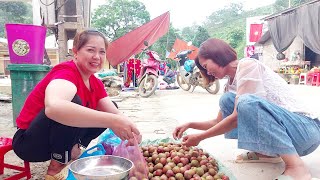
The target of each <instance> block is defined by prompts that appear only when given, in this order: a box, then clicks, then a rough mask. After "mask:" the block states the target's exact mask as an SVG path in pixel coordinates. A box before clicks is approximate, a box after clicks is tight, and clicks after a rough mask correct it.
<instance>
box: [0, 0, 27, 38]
mask: <svg viewBox="0 0 320 180" xmlns="http://www.w3.org/2000/svg"><path fill="white" fill-rule="evenodd" d="M0 7H1V8H0V17H1V18H0V37H5V27H4V25H5V24H6V23H24V24H32V6H31V5H30V4H29V3H25V2H10V1H0Z"/></svg>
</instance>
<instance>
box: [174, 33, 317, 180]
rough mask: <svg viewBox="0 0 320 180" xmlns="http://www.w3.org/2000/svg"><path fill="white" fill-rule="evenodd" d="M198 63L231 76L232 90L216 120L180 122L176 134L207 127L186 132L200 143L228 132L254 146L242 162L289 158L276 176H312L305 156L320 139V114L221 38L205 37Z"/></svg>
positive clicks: (243, 145) (209, 72) (210, 74)
mask: <svg viewBox="0 0 320 180" xmlns="http://www.w3.org/2000/svg"><path fill="white" fill-rule="evenodd" d="M195 62H196V65H197V66H198V68H199V69H200V70H201V73H202V74H203V75H204V77H205V78H206V79H207V82H210V81H213V80H214V79H215V78H218V79H222V78H224V77H226V76H227V77H228V78H229V81H228V83H227V92H226V93H224V94H223V95H222V96H221V98H220V103H219V104H220V111H219V113H218V115H217V117H216V118H215V119H213V120H209V121H204V122H190V123H186V124H183V125H180V126H178V127H177V128H176V129H175V130H174V132H173V137H174V138H175V139H178V138H181V137H182V134H183V133H184V132H185V131H186V130H187V129H188V128H193V129H199V130H203V131H202V132H200V133H197V134H190V135H186V136H184V137H183V140H182V141H183V142H182V144H184V145H186V146H196V145H198V144H199V142H200V141H202V140H204V139H207V138H209V137H214V136H217V135H220V134H225V137H226V138H232V139H238V147H239V148H240V149H246V150H248V152H246V153H243V154H241V155H239V156H237V158H236V162H237V163H250V162H254V163H256V162H267V163H279V162H282V161H283V162H284V163H285V171H284V172H283V174H282V175H280V176H278V177H277V178H275V179H278V180H281V179H282V180H284V179H295V180H302V179H303V180H309V179H311V174H310V172H309V170H308V168H307V167H306V165H305V164H304V162H303V161H302V159H301V156H305V155H308V154H310V153H312V152H313V151H314V150H315V149H317V147H318V146H319V144H320V121H319V117H320V115H319V114H318V113H317V112H313V111H312V110H311V108H310V107H307V106H306V105H305V104H304V103H303V102H301V101H299V100H298V99H297V97H296V96H295V95H294V94H293V92H292V91H291V87H289V86H288V84H287V83H286V82H285V80H284V79H282V78H281V77H280V76H279V75H278V74H276V73H275V72H273V71H272V70H271V69H270V68H268V67H267V66H265V65H264V64H262V63H261V62H260V61H258V60H255V59H252V58H244V59H241V60H240V61H239V60H237V54H236V52H235V50H234V49H233V48H232V47H231V46H230V45H228V44H227V43H226V42H224V41H222V40H220V39H208V40H206V41H205V42H203V43H202V44H201V46H200V49H199V53H198V57H197V58H196V60H195Z"/></svg>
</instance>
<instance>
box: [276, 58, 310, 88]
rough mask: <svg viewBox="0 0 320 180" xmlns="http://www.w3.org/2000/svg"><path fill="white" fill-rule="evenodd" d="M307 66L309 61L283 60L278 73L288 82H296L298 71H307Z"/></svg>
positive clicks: (297, 81) (298, 75)
mask: <svg viewBox="0 0 320 180" xmlns="http://www.w3.org/2000/svg"><path fill="white" fill-rule="evenodd" d="M309 68H310V61H284V62H282V63H281V64H280V68H279V70H278V74H279V75H280V76H281V77H282V78H283V79H285V80H286V81H287V82H288V84H298V83H299V77H300V73H306V72H308V70H309Z"/></svg>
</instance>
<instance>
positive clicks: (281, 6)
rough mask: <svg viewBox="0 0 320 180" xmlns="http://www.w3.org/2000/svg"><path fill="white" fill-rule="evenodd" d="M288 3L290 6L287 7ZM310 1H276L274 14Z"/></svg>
mask: <svg viewBox="0 0 320 180" xmlns="http://www.w3.org/2000/svg"><path fill="white" fill-rule="evenodd" d="M289 1H290V5H289ZM309 1H311V0H276V1H275V3H274V9H275V11H276V12H278V11H282V10H284V9H287V8H289V7H295V6H299V5H301V4H303V3H305V2H309Z"/></svg>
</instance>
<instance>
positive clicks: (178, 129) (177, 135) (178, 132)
mask: <svg viewBox="0 0 320 180" xmlns="http://www.w3.org/2000/svg"><path fill="white" fill-rule="evenodd" d="M189 126H190V124H189V123H185V124H183V125H180V126H178V127H176V129H175V130H174V131H173V133H172V136H173V138H174V139H176V140H177V139H180V138H181V137H182V134H183V133H184V132H185V131H186V130H187V129H188V128H189Z"/></svg>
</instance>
